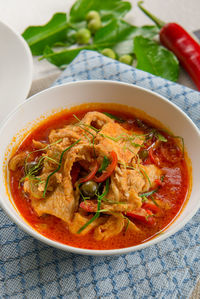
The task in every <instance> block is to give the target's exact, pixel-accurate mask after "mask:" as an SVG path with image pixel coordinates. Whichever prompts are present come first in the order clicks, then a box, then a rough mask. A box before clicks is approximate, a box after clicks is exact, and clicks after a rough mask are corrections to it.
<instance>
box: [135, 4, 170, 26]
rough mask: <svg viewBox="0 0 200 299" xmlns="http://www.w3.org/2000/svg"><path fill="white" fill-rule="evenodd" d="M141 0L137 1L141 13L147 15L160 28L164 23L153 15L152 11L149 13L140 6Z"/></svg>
mask: <svg viewBox="0 0 200 299" xmlns="http://www.w3.org/2000/svg"><path fill="white" fill-rule="evenodd" d="M142 4H143V1H139V2H138V3H137V5H138V7H139V8H140V9H141V10H142V11H143V13H144V14H145V15H146V16H148V17H149V18H150V19H151V20H152V21H153V22H154V23H155V24H156V25H157V26H158V27H159V28H162V27H163V26H164V25H165V22H163V21H162V20H160V19H158V18H157V17H156V16H154V15H153V14H152V13H150V12H149V11H148V10H146V8H144V7H143V6H142Z"/></svg>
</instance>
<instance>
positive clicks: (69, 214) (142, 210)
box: [9, 111, 178, 241]
mask: <svg viewBox="0 0 200 299" xmlns="http://www.w3.org/2000/svg"><path fill="white" fill-rule="evenodd" d="M165 142H168V140H167V139H166V137H164V135H162V134H161V133H160V132H159V131H157V130H156V129H152V128H151V127H148V126H146V125H145V124H144V123H142V122H141V121H140V122H138V121H137V122H136V125H134V126H133V127H131V125H130V124H128V125H127V124H124V123H123V121H121V120H120V122H119V121H118V120H117V119H115V118H111V117H110V115H109V114H108V115H106V114H104V113H101V112H97V111H94V112H88V113H86V114H85V116H84V117H83V118H82V119H79V118H78V117H77V116H76V115H74V120H73V121H72V122H71V123H70V124H69V125H66V126H64V127H62V128H56V129H52V130H50V132H49V136H48V142H47V141H45V142H42V141H41V140H32V148H33V151H30V152H23V151H21V152H20V153H18V154H17V155H15V156H13V158H12V159H11V160H10V162H9V168H10V170H11V171H16V170H17V169H18V168H20V167H23V171H24V176H23V177H21V178H20V180H19V184H20V186H21V188H23V192H24V193H25V195H27V196H28V197H29V198H30V200H31V205H32V208H33V209H34V211H35V213H36V214H37V215H38V216H40V217H42V216H45V215H53V216H56V217H57V218H59V219H61V220H62V221H64V222H65V223H66V225H67V227H68V230H69V231H70V233H72V234H75V235H77V236H79V235H86V234H88V233H91V234H93V238H94V239H95V240H97V241H100V240H107V239H109V238H112V237H114V236H116V235H118V234H120V233H121V232H124V233H126V232H127V231H131V232H133V233H134V234H138V233H140V227H139V225H138V223H140V222H143V223H145V224H146V225H150V226H153V225H154V224H155V222H156V217H157V215H159V213H161V209H160V207H159V204H158V202H156V201H155V199H154V197H153V195H154V194H155V193H156V192H157V191H158V190H159V188H162V184H163V179H164V176H165V173H164V172H163V167H160V165H161V164H159V163H165V160H166V159H165V157H164V158H163V159H162V161H159V163H156V162H157V155H156V154H157V152H158V151H159V150H160V148H161V150H162V143H165ZM177 151H178V150H177ZM165 205H166V203H165Z"/></svg>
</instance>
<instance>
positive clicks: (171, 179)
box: [10, 104, 189, 250]
mask: <svg viewBox="0 0 200 299" xmlns="http://www.w3.org/2000/svg"><path fill="white" fill-rule="evenodd" d="M96 106H97V107H90V106H89V105H87V106H82V107H81V108H79V109H78V108H76V109H75V110H72V111H63V112H62V113H58V114H56V115H54V116H52V117H49V118H48V119H47V120H46V121H43V122H42V123H41V124H40V125H39V126H38V127H37V128H35V129H34V130H33V131H32V132H31V133H30V134H29V135H28V136H27V137H26V139H25V140H24V141H23V142H22V144H21V145H20V146H19V148H18V150H17V152H16V153H20V152H22V151H25V150H27V151H32V150H33V147H32V139H35V140H40V141H46V142H48V135H49V133H50V131H51V130H52V129H57V128H62V127H63V126H65V125H68V124H70V123H75V119H74V117H73V114H74V113H75V114H76V116H77V117H78V118H79V119H82V117H83V116H84V115H85V114H86V113H87V112H89V111H94V110H97V111H99V112H108V113H112V114H114V115H117V116H119V117H121V118H123V119H125V120H127V119H129V121H130V123H131V121H133V120H134V119H135V116H134V115H133V114H132V113H130V112H129V113H128V109H127V111H125V109H124V111H123V112H120V113H119V112H118V111H119V110H118V111H116V109H114V108H116V107H115V106H114V105H113V109H112V105H111V109H104V107H103V108H101V105H100V104H99V105H96ZM120 111H121V110H120ZM137 117H138V115H137ZM140 118H141V119H143V120H145V121H146V122H147V123H149V124H151V122H149V121H150V119H147V117H145V118H144V117H142V116H141V117H140ZM121 125H122V126H124V127H125V128H126V129H129V128H128V127H129V126H131V128H132V129H134V130H135V131H137V129H138V128H137V127H134V124H133V122H132V123H131V125H130V124H129V125H127V124H121ZM152 125H153V126H154V127H156V126H155V123H153V124H152ZM156 125H157V124H156ZM159 127H160V125H159ZM165 173H166V176H165V185H164V186H163V187H162V188H160V189H159V191H158V192H156V193H154V198H155V200H156V199H162V200H163V201H164V202H166V203H170V204H171V205H172V208H171V209H170V210H169V211H168V210H167V211H166V213H165V216H164V217H156V220H157V221H156V225H155V226H153V227H150V226H147V225H146V224H142V223H141V222H140V221H137V220H134V223H135V224H136V225H137V226H138V227H139V228H140V229H141V233H138V234H134V233H131V232H130V230H127V231H126V232H124V231H122V232H121V233H120V234H118V235H117V236H114V237H111V238H109V239H108V240H106V241H102V240H101V241H96V240H94V238H93V234H92V232H91V233H88V234H87V235H85V236H80V235H74V234H71V233H70V232H69V230H68V227H67V224H66V223H65V222H63V221H62V220H60V219H59V218H57V217H55V216H52V215H45V216H41V217H39V216H37V214H36V213H35V211H34V210H33V208H32V207H31V200H30V199H29V198H28V196H27V195H26V194H25V193H24V191H23V188H19V183H18V182H19V179H20V178H21V177H22V176H23V175H24V174H23V172H22V170H18V171H16V172H12V171H10V188H11V194H12V197H13V199H14V202H15V204H16V206H17V209H18V210H19V212H20V214H21V215H22V216H23V217H24V218H25V220H26V221H27V222H28V223H29V224H30V225H31V226H32V227H33V228H34V229H35V230H37V231H38V232H40V233H41V234H42V235H44V236H46V237H48V238H49V239H52V240H55V241H58V242H61V243H64V244H67V245H70V246H74V247H78V248H87V249H100V250H106V249H117V248H124V247H130V246H133V245H137V244H141V243H143V242H145V241H146V240H148V239H150V238H152V237H154V236H156V235H157V234H158V233H159V232H160V231H162V230H164V229H165V228H166V227H167V226H168V225H169V224H170V223H171V222H172V221H173V219H174V218H175V217H176V216H177V215H178V214H179V212H180V211H181V208H182V207H183V205H184V203H185V201H186V199H187V194H188V190H189V172H188V167H187V164H186V161H185V160H181V161H180V162H179V163H178V164H176V165H175V166H171V165H169V167H165Z"/></svg>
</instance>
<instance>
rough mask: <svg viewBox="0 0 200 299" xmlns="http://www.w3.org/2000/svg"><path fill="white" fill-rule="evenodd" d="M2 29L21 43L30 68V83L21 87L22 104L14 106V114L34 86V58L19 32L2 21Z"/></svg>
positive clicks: (5, 116) (4, 117)
mask: <svg viewBox="0 0 200 299" xmlns="http://www.w3.org/2000/svg"><path fill="white" fill-rule="evenodd" d="M0 27H2V28H5V29H6V30H8V31H10V32H11V33H12V34H13V37H15V40H16V41H17V42H19V43H20V44H21V46H22V47H23V48H24V50H25V53H26V55H25V56H24V58H25V59H26V63H27V68H28V73H27V74H26V77H27V78H28V81H27V84H26V85H23V86H20V88H21V94H22V95H21V97H20V99H19V100H20V103H18V104H17V105H13V108H12V110H11V112H12V111H13V110H15V109H16V108H17V107H19V106H20V105H22V104H23V102H24V100H25V99H26V97H27V96H28V94H29V91H30V87H31V84H32V80H33V57H32V54H31V50H30V48H29V46H28V44H27V42H26V41H25V39H24V38H23V37H22V35H21V34H20V33H19V32H17V31H15V29H14V28H13V27H12V26H11V25H9V24H7V23H5V22H3V21H2V20H0ZM10 114H11V113H10V112H9V113H6V115H4V116H3V117H2V118H1V119H0V125H1V126H2V125H3V123H4V120H6V119H7V116H9V115H10Z"/></svg>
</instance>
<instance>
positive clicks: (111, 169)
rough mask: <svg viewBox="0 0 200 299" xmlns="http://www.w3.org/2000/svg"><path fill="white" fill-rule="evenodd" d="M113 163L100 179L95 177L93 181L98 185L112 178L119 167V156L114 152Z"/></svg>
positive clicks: (112, 152) (112, 155)
mask: <svg viewBox="0 0 200 299" xmlns="http://www.w3.org/2000/svg"><path fill="white" fill-rule="evenodd" d="M110 156H111V159H112V162H111V163H110V164H109V165H108V167H107V168H106V169H105V170H104V171H103V173H102V174H101V175H100V176H99V177H96V176H95V177H94V178H93V180H94V181H95V182H97V183H101V182H104V181H105V180H106V179H107V178H109V177H110V176H111V174H112V173H113V171H114V170H115V167H116V166H117V154H116V153H115V152H114V151H111V153H110Z"/></svg>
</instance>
